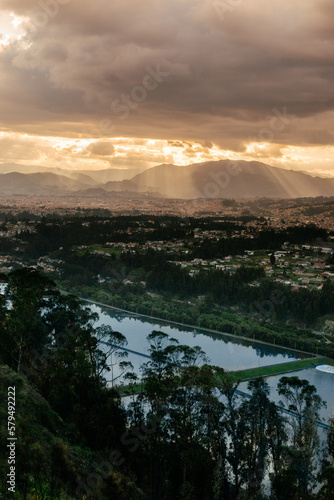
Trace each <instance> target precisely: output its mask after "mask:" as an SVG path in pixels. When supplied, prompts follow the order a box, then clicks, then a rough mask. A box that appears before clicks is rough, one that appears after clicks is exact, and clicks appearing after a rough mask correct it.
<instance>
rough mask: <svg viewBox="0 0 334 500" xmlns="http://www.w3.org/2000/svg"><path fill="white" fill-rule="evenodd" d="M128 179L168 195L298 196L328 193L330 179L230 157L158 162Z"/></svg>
mask: <svg viewBox="0 0 334 500" xmlns="http://www.w3.org/2000/svg"><path fill="white" fill-rule="evenodd" d="M131 181H132V182H133V183H135V184H137V185H138V186H145V185H146V186H150V187H151V188H152V189H155V190H157V191H159V192H160V193H161V194H162V195H163V196H165V197H168V198H188V199H192V198H236V199H238V198H255V197H267V198H299V197H314V196H332V195H333V194H334V179H333V178H330V179H327V178H326V179H324V178H321V177H312V176H311V175H307V174H304V173H301V172H297V171H294V170H285V169H283V168H278V167H271V166H269V165H266V164H264V163H260V162H255V161H252V162H246V161H239V162H231V161H230V160H221V161H211V162H205V163H201V164H198V163H196V164H192V165H189V166H187V167H179V166H175V165H166V164H163V165H158V166H156V167H153V168H151V169H149V170H146V171H145V172H143V173H141V174H139V175H136V176H135V177H133V178H132V179H131Z"/></svg>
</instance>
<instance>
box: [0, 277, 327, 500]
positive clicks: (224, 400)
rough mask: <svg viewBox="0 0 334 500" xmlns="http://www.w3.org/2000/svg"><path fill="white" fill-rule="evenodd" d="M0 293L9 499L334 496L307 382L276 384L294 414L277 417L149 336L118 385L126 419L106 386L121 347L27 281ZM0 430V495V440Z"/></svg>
mask: <svg viewBox="0 0 334 500" xmlns="http://www.w3.org/2000/svg"><path fill="white" fill-rule="evenodd" d="M2 280H3V281H4V282H5V283H7V289H6V295H5V296H2V295H0V300H1V307H0V323H1V329H0V332H1V336H0V347H1V351H0V353H1V359H2V363H6V364H7V365H8V366H5V365H1V367H0V392H1V400H0V401H1V403H0V405H1V406H0V410H1V414H2V415H5V414H6V411H7V389H8V385H10V386H12V385H15V387H16V404H17V420H16V435H17V442H16V447H17V462H16V498H18V499H28V498H35V499H37V498H45V499H48V498H49V499H64V498H68V499H74V498H81V499H84V498H92V499H96V500H107V499H111V498H116V499H120V500H161V499H165V500H175V499H177V500H212V499H214V500H235V499H240V500H242V499H258V500H260V499H262V498H271V499H273V500H286V498H289V499H291V500H301V499H302V500H306V499H307V500H310V499H314V500H316V499H318V500H327V499H328V500H329V499H331V498H332V497H333V494H334V488H333V484H334V482H333V470H334V448H333V443H334V424H333V422H331V423H330V431H329V434H328V440H327V446H326V449H321V450H322V451H321V455H320V459H319V455H318V452H320V442H319V438H318V433H317V426H316V421H317V419H319V418H320V411H321V408H322V407H323V402H322V400H321V399H320V397H319V396H318V395H317V394H316V389H315V387H314V386H312V385H310V384H309V383H308V382H307V381H306V380H300V379H299V378H297V377H283V378H282V379H281V380H280V382H279V385H278V391H279V394H280V397H281V399H282V405H283V406H284V407H285V408H286V409H287V410H291V411H293V412H294V414H295V415H294V416H289V417H287V416H284V414H282V413H281V412H280V411H279V410H278V408H277V407H276V406H275V404H274V403H273V402H272V401H271V400H270V394H269V387H268V385H267V383H266V382H265V381H264V380H263V379H258V380H254V381H251V382H250V383H249V385H248V390H249V392H250V397H249V398H245V399H244V398H241V397H240V396H239V395H238V392H237V387H238V384H236V383H234V382H233V381H232V379H231V378H230V377H229V375H228V374H227V373H225V372H224V370H222V369H219V368H215V367H211V366H209V365H208V364H207V363H206V357H205V353H203V352H202V351H201V349H200V348H198V347H194V348H190V347H188V346H183V345H180V344H178V342H177V341H176V340H174V339H170V338H169V337H168V336H167V335H166V334H164V333H162V332H157V331H154V332H152V333H151V334H150V335H149V336H148V339H147V340H148V342H149V352H150V355H151V358H150V359H149V360H148V361H147V362H146V363H145V364H144V365H143V366H142V370H141V374H140V375H141V380H140V381H139V380H138V378H137V375H136V374H134V373H132V372H131V371H129V372H128V373H126V374H125V375H124V377H125V379H126V380H127V381H128V386H127V392H128V394H129V396H130V402H129V404H128V405H127V407H126V408H123V407H122V405H121V402H120V398H119V396H118V393H117V391H116V389H115V387H114V388H110V387H109V386H107V385H106V381H105V376H106V374H107V373H113V369H112V368H111V367H113V368H116V365H118V367H122V370H123V368H124V357H123V356H122V355H121V352H122V351H121V350H120V348H121V347H123V346H124V345H126V340H125V338H124V337H123V335H122V334H120V333H118V332H113V331H112V330H111V329H110V328H108V327H99V328H97V329H96V328H94V321H95V319H96V318H95V316H94V315H93V314H92V313H91V312H90V311H89V310H87V309H86V308H85V307H83V306H82V304H80V302H78V300H77V299H76V298H75V297H74V296H64V295H61V294H59V292H58V290H57V289H56V287H55V285H54V283H53V282H52V281H50V280H48V279H46V278H44V277H42V276H41V275H39V274H38V273H37V272H36V271H34V270H30V269H23V270H20V271H14V272H12V273H10V274H9V275H7V276H3V277H2ZM9 299H10V301H11V303H9V302H8V300H9ZM101 340H104V341H107V342H108V349H107V350H101V348H100V344H99V341H101ZM127 368H129V365H127ZM108 369H109V372H108ZM110 370H111V371H110ZM123 391H124V388H123ZM138 391H139V392H138ZM1 429H2V430H1V432H0V441H1V452H0V453H1V460H0V492H1V493H2V495H3V496H6V495H7V488H8V484H7V473H8V470H7V469H8V466H7V448H6V443H7V432H6V431H7V429H5V428H1ZM265 489H266V490H267V492H266V493H264V491H265Z"/></svg>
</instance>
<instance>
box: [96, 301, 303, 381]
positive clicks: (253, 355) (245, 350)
mask: <svg viewBox="0 0 334 500" xmlns="http://www.w3.org/2000/svg"><path fill="white" fill-rule="evenodd" d="M90 307H91V309H92V311H94V312H96V313H98V315H99V320H98V322H97V326H99V325H102V324H106V325H110V326H111V327H112V328H113V330H114V331H119V332H121V333H122V334H123V335H125V336H126V338H127V341H128V348H129V349H132V350H134V351H137V352H139V353H143V354H148V342H147V340H146V337H147V335H149V334H150V333H151V332H152V331H153V330H159V331H163V332H164V333H167V334H168V335H170V336H171V337H173V338H175V339H177V340H178V341H179V343H180V344H186V345H189V346H192V347H193V346H200V347H201V348H202V349H203V351H204V352H205V353H206V355H207V357H208V358H209V362H210V363H211V364H213V365H217V366H220V367H223V368H225V369H226V370H242V369H246V368H256V367H259V366H266V365H273V364H279V363H284V362H286V361H294V360H297V359H300V358H299V355H298V354H297V353H294V352H293V351H289V350H286V349H283V348H279V347H271V346H266V345H265V344H259V343H253V342H247V341H243V340H241V339H240V340H238V339H234V338H232V337H229V336H224V335H215V334H208V333H206V334H204V333H202V332H201V330H200V329H196V330H191V329H187V328H186V327H182V326H181V325H180V326H179V327H177V326H174V325H168V323H166V322H161V323H159V322H158V321H155V320H152V319H150V318H146V317H142V318H139V317H138V316H129V315H127V314H126V313H120V312H114V311H113V310H111V309H104V308H103V309H102V308H101V307H99V306H96V305H92V306H90ZM129 359H130V360H131V362H132V363H133V364H134V365H135V371H136V370H137V369H138V368H139V366H140V365H141V364H142V363H144V362H146V361H148V360H147V359H145V358H143V357H141V356H139V355H133V354H131V355H129ZM137 373H138V371H137Z"/></svg>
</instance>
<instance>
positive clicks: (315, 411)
mask: <svg viewBox="0 0 334 500" xmlns="http://www.w3.org/2000/svg"><path fill="white" fill-rule="evenodd" d="M278 393H279V395H280V396H281V397H282V400H281V401H280V404H281V405H282V406H283V407H285V408H286V409H287V410H288V411H290V412H291V413H292V415H291V417H290V418H289V419H288V423H289V427H290V431H291V432H290V443H289V446H287V447H286V460H287V467H286V470H285V471H283V473H282V474H283V476H286V474H288V476H289V477H290V481H291V485H294V487H295V488H296V491H297V495H298V496H297V498H303V499H304V498H308V497H309V495H310V493H311V491H312V489H313V488H314V486H315V485H316V475H315V472H316V469H317V455H318V452H319V445H320V441H319V435H318V431H317V420H320V409H321V408H322V407H323V406H325V403H324V402H323V401H322V399H321V398H320V396H319V395H318V394H317V390H316V388H315V387H314V386H313V385H311V384H310V383H309V382H308V381H307V380H304V379H300V378H299V377H296V376H294V377H282V378H281V379H280V381H279V383H278Z"/></svg>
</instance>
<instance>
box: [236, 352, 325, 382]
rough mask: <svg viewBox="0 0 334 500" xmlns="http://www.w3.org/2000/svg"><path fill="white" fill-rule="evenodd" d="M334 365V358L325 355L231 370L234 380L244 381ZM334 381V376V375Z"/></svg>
mask: <svg viewBox="0 0 334 500" xmlns="http://www.w3.org/2000/svg"><path fill="white" fill-rule="evenodd" d="M322 364H326V365H330V366H334V360H333V359H330V358H324V357H320V356H319V357H313V358H309V359H301V360H299V361H290V362H288V363H281V364H278V365H268V366H262V367H259V368H249V369H247V370H238V371H231V372H229V374H230V376H231V377H232V379H233V380H235V381H236V382H237V381H240V382H243V381H245V380H251V379H254V378H259V377H270V376H271V375H284V374H286V373H292V372H296V371H299V370H304V369H305V368H315V367H316V366H318V365H322ZM333 382H334V377H333Z"/></svg>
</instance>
